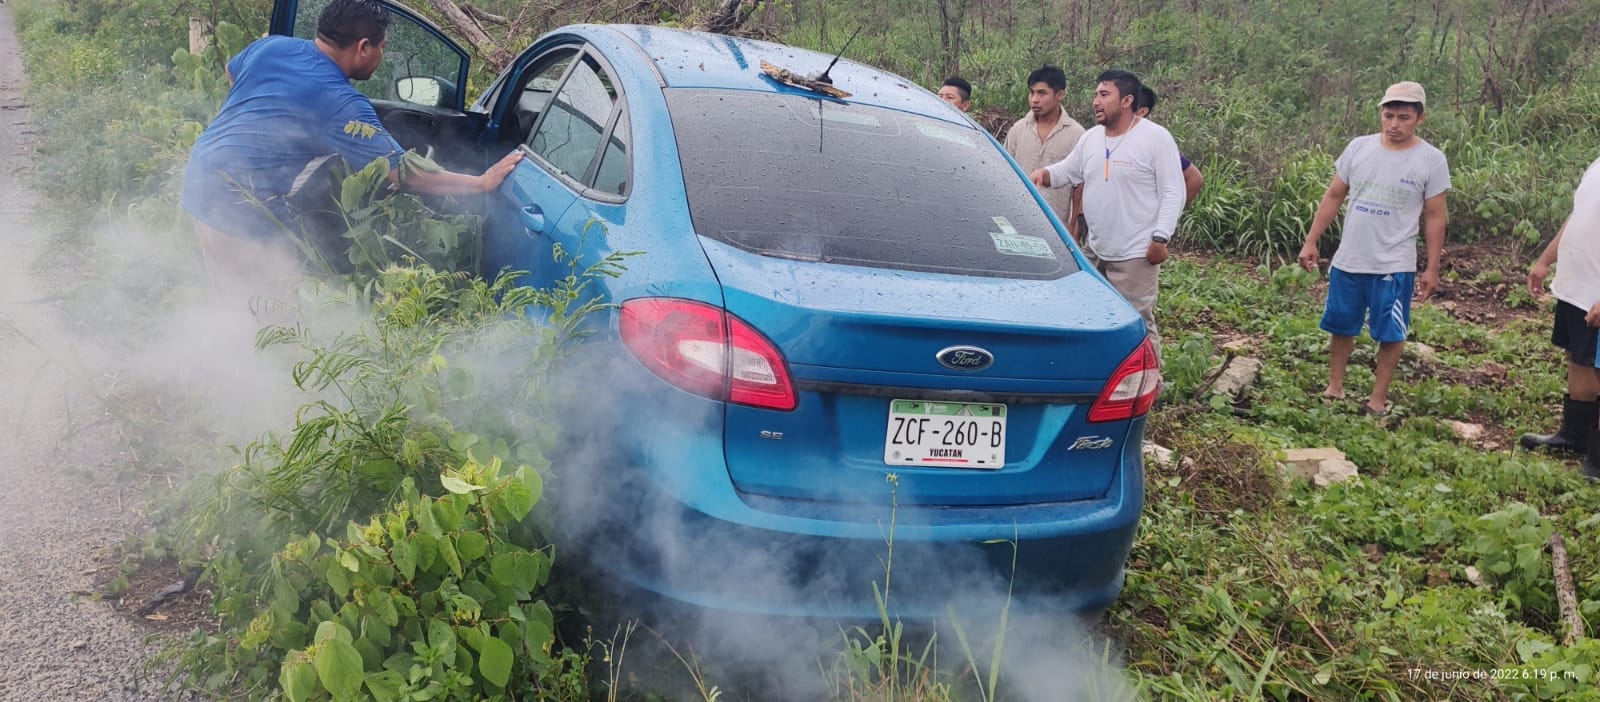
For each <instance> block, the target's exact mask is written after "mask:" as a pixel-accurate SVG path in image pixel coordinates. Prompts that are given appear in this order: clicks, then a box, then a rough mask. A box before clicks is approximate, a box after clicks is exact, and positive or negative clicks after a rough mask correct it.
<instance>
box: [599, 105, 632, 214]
mask: <svg viewBox="0 0 1600 702" xmlns="http://www.w3.org/2000/svg"><path fill="white" fill-rule="evenodd" d="M628 143H629V141H628V111H627V110H623V111H622V114H619V115H617V124H616V126H615V127H612V128H611V134H610V135H609V136H608V137H607V138H606V148H605V151H604V152H603V153H601V154H600V166H599V167H598V168H596V169H595V174H594V189H595V190H599V191H601V192H607V193H611V194H613V195H627V194H628V174H629V173H631V172H632V168H631V166H630V164H629V160H628Z"/></svg>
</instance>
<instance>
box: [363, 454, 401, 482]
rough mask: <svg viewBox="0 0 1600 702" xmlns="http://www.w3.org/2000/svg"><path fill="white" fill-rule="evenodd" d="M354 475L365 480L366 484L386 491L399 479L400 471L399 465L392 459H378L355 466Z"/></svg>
mask: <svg viewBox="0 0 1600 702" xmlns="http://www.w3.org/2000/svg"><path fill="white" fill-rule="evenodd" d="M356 473H357V474H358V475H360V476H361V477H363V478H366V479H367V482H369V483H371V484H373V485H377V486H379V487H382V488H386V489H387V488H388V487H389V486H390V485H391V484H393V483H394V481H396V480H399V479H400V475H401V470H400V464H399V463H396V462H395V461H394V460H393V459H388V458H380V459H375V460H371V461H367V462H366V463H362V464H361V465H360V466H357V467H356Z"/></svg>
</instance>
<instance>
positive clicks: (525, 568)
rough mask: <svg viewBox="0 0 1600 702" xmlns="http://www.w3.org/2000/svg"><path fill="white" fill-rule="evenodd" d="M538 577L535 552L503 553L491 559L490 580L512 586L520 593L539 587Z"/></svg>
mask: <svg viewBox="0 0 1600 702" xmlns="http://www.w3.org/2000/svg"><path fill="white" fill-rule="evenodd" d="M538 577H539V569H538V563H537V562H536V561H535V560H534V558H533V554H531V553H528V552H526V551H512V552H508V553H501V554H499V555H496V556H495V557H494V559H493V560H491V561H489V578H490V580H493V581H494V582H496V583H499V584H500V585H504V586H506V587H509V588H512V589H514V590H516V591H517V592H518V593H519V594H520V593H525V592H529V591H531V590H533V589H534V588H535V587H538Z"/></svg>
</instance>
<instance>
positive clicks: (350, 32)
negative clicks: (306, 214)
mask: <svg viewBox="0 0 1600 702" xmlns="http://www.w3.org/2000/svg"><path fill="white" fill-rule="evenodd" d="M389 21H390V15H389V11H388V10H387V9H385V8H384V7H383V6H382V5H380V4H379V3H378V2H376V1H375V0H333V2H331V3H329V4H328V6H327V8H326V9H325V10H323V12H322V16H321V17H320V18H319V20H318V22H317V38H316V39H315V40H314V41H307V40H304V39H297V38H294V37H285V36H270V37H266V38H264V39H260V40H257V41H255V42H253V43H251V44H250V45H249V46H247V47H245V49H244V51H241V52H239V55H237V56H235V57H233V59H232V60H231V61H229V62H228V66H227V75H228V80H229V82H230V83H231V84H232V86H233V87H232V89H231V90H230V91H229V92H228V98H227V100H226V101H225V102H224V103H223V105H222V110H221V112H219V113H218V114H217V118H216V119H215V120H214V121H212V123H211V125H210V126H209V127H207V128H206V130H205V132H203V133H202V134H201V135H200V138H199V139H198V140H196V141H195V145H194V151H193V153H191V155H190V157H189V164H188V167H187V168H186V169H185V170H184V175H183V197H182V204H183V207H184V209H186V210H188V211H189V213H190V214H191V215H193V217H194V219H195V221H196V229H197V231H198V233H199V238H200V244H201V250H202V252H203V253H204V255H205V259H206V268H207V269H208V271H209V272H210V273H211V277H212V279H213V281H214V282H217V283H219V285H222V286H227V287H233V286H236V285H237V284H238V282H237V281H239V280H241V279H242V278H258V277H259V275H260V273H261V268H262V266H263V265H265V262H266V261H269V260H274V259H277V260H281V259H284V258H287V257H286V256H285V255H284V253H283V251H284V250H292V248H293V244H292V242H291V241H290V239H289V236H288V231H287V230H288V228H289V227H290V226H292V223H293V221H294V219H293V214H294V213H293V212H292V211H291V207H290V201H291V200H293V199H294V197H295V195H296V194H297V193H298V191H299V189H300V188H302V187H304V186H305V185H306V183H307V181H308V179H309V178H310V176H312V175H313V173H314V172H315V171H316V170H317V168H318V167H319V166H321V165H322V164H323V163H325V162H326V161H327V160H328V157H330V156H340V157H342V158H343V159H344V161H345V162H346V163H348V164H349V165H350V166H351V167H353V168H362V167H365V166H366V165H367V164H369V163H371V162H372V161H374V160H376V159H379V158H387V159H388V160H389V165H390V167H391V168H390V171H389V178H390V181H391V182H393V183H394V184H396V185H398V186H402V187H404V188H405V189H407V190H411V191H414V192H419V193H427V194H435V195H462V194H469V193H486V192H489V191H492V190H494V189H495V188H498V187H499V186H500V183H501V182H503V181H504V180H505V178H506V176H507V175H508V174H509V173H510V172H511V170H512V168H514V167H515V166H516V162H517V161H518V160H519V159H520V158H521V153H520V152H513V153H512V154H511V155H509V156H507V157H505V158H504V159H502V160H501V161H500V162H498V163H496V164H494V165H493V166H491V167H490V168H489V169H488V170H487V171H486V172H484V173H483V175H478V176H469V175H465V174H461V173H452V172H450V171H445V170H440V169H419V168H402V167H401V165H402V164H401V160H402V156H403V154H404V152H405V150H404V149H403V148H401V146H400V145H399V144H398V143H396V142H395V140H394V138H393V137H391V136H390V135H389V132H388V131H387V130H385V129H384V127H383V124H382V123H381V122H379V121H378V115H377V112H376V111H375V110H374V109H373V107H372V102H371V101H370V100H368V99H367V97H366V96H364V95H362V94H361V93H359V92H357V91H356V89H355V88H354V87H353V86H352V85H351V84H350V81H351V80H366V79H368V78H370V77H372V74H373V73H374V72H375V71H376V70H377V69H378V65H379V64H380V63H381V62H382V61H383V49H384V43H385V40H386V37H387V33H388V26H389Z"/></svg>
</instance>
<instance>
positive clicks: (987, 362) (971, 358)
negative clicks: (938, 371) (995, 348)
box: [937, 346, 994, 371]
mask: <svg viewBox="0 0 1600 702" xmlns="http://www.w3.org/2000/svg"><path fill="white" fill-rule="evenodd" d="M937 357H938V359H939V365H941V366H944V367H945V368H949V369H951V370H958V371H981V370H983V369H985V368H988V367H989V366H992V365H994V354H992V353H989V352H988V351H985V350H983V349H980V348H978V347H976V346H951V347H950V348H947V349H944V350H942V351H940V352H939V354H938V356H937Z"/></svg>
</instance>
